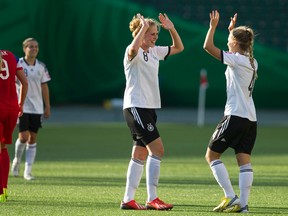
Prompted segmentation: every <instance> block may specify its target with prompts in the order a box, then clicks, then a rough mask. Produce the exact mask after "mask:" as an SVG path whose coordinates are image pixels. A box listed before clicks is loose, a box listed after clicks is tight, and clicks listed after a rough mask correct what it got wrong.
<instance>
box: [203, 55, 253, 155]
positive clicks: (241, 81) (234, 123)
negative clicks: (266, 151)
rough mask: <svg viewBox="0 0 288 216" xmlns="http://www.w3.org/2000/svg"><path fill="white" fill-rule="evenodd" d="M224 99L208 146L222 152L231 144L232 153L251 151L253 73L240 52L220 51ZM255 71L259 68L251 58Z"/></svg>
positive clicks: (247, 58) (245, 57)
mask: <svg viewBox="0 0 288 216" xmlns="http://www.w3.org/2000/svg"><path fill="white" fill-rule="evenodd" d="M222 63H223V64H226V65H227V69H226V72H225V77H226V91H227V101H226V105H225V110H224V117H223V119H222V120H221V121H220V122H219V124H218V125H217V127H216V129H215V131H214V133H213V136H212V137H211V139H210V142H209V148H210V149H212V150H213V151H215V152H218V153H223V152H224V151H225V150H226V149H227V148H228V147H232V148H233V149H234V150H235V153H247V154H251V151H252V149H253V146H254V142H255V139H256V134H257V122H256V121H257V117H256V111H255V106H254V102H253V98H252V95H251V93H252V91H253V87H254V81H255V77H254V76H255V75H254V73H253V68H252V67H251V64H250V61H249V57H247V56H244V55H241V54H239V53H231V52H225V51H222ZM254 65H255V70H257V69H258V64H257V61H256V60H254Z"/></svg>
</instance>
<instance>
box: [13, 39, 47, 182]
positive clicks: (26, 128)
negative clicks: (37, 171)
mask: <svg viewBox="0 0 288 216" xmlns="http://www.w3.org/2000/svg"><path fill="white" fill-rule="evenodd" d="M23 51H24V53H25V56H24V57H22V58H20V63H21V65H22V67H23V69H24V72H25V74H26V76H27V79H28V82H29V89H28V93H27V97H26V100H25V103H24V107H23V112H24V113H23V115H22V116H21V117H20V118H19V134H18V139H17V140H16V143H15V157H14V159H13V163H12V167H11V171H12V174H13V176H18V175H19V167H20V162H21V158H22V154H23V152H24V150H25V149H26V157H25V160H26V161H25V169H24V178H25V179H26V180H33V179H35V177H34V176H33V175H32V165H33V163H34V160H35V157H36V147H37V132H38V130H39V128H41V127H42V119H41V118H42V116H44V118H48V117H49V116H50V98H49V88H48V84H47V82H48V81H50V80H51V78H50V75H49V73H48V70H47V68H46V66H45V64H44V63H43V62H41V61H39V60H38V59H37V55H38V52H39V45H38V42H37V40H36V39H34V38H27V39H26V40H24V42H23ZM43 101H44V104H43ZM44 105H45V106H44Z"/></svg>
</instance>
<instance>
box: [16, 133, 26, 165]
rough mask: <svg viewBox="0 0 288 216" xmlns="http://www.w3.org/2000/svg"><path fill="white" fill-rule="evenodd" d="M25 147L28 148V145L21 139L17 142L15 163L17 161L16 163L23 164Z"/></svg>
mask: <svg viewBox="0 0 288 216" xmlns="http://www.w3.org/2000/svg"><path fill="white" fill-rule="evenodd" d="M25 147H26V143H21V142H20V139H19V138H18V139H17V140H16V142H15V157H14V160H13V162H14V161H15V163H20V162H21V159H22V155H23V152H24V149H25Z"/></svg>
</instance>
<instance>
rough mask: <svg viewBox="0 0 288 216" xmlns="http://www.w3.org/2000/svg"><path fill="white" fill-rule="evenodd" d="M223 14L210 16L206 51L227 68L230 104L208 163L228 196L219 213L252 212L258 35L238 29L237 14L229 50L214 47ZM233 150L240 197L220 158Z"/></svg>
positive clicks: (214, 137) (210, 148) (210, 147)
mask: <svg viewBox="0 0 288 216" xmlns="http://www.w3.org/2000/svg"><path fill="white" fill-rule="evenodd" d="M219 18H220V15H219V12H218V11H217V10H214V11H212V12H211V13H210V28H209V30H208V32H207V35H206V39H205V42H204V46H203V48H204V49H205V50H206V51H207V52H208V53H209V54H210V55H211V56H213V57H214V58H216V59H218V60H219V61H221V62H222V63H223V64H225V65H227V68H226V71H225V76H226V92H227V101H226V105H225V110H224V117H223V119H222V120H221V121H220V122H219V124H218V125H217V127H216V129H215V131H214V133H213V135H212V137H211V139H210V142H209V145H208V148H207V151H206V156H205V157H206V160H207V162H208V164H209V166H210V168H211V171H212V173H213V176H214V178H215V179H216V181H217V182H218V184H219V186H220V187H221V188H222V189H223V191H224V195H225V197H224V198H223V199H222V202H221V203H220V204H219V205H218V206H217V207H215V208H214V209H213V211H215V212H242V213H246V212H248V199H249V195H250V190H251V187H252V182H253V169H252V165H251V161H250V157H251V152H252V149H253V147H254V144H255V140H256V136H257V118H256V109H255V105H254V101H253V98H252V91H253V88H254V84H255V80H256V78H257V69H258V64H257V61H256V60H255V59H254V57H253V43H254V32H253V30H252V29H251V28H249V27H247V26H239V27H237V28H234V26H235V23H236V19H237V14H235V15H234V16H233V17H231V21H230V24H229V26H228V30H229V36H228V43H227V46H228V49H229V51H228V52H227V51H223V50H220V49H219V48H217V47H216V46H215V45H214V34H215V30H216V27H217V25H218V22H219ZM229 147H230V148H233V149H234V152H235V156H236V159H237V163H238V166H239V169H240V170H239V189H240V197H239V198H238V196H237V195H236V194H235V192H234V189H233V187H232V184H231V181H230V178H229V174H228V171H227V169H226V167H225V165H224V163H223V162H222V161H221V159H220V157H221V155H222V153H224V151H226V150H227V149H228V148H229Z"/></svg>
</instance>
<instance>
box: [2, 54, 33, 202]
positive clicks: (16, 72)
mask: <svg viewBox="0 0 288 216" xmlns="http://www.w3.org/2000/svg"><path fill="white" fill-rule="evenodd" d="M0 65H1V70H0V143H1V148H0V202H6V199H7V197H8V192H7V189H8V176H9V169H10V157H9V153H8V151H7V146H6V144H12V135H13V131H14V129H15V127H16V124H17V118H18V117H19V116H21V115H22V114H23V104H24V100H25V97H26V94H27V90H28V81H27V79H26V76H25V74H24V72H23V70H22V66H21V64H20V63H19V61H18V58H17V57H16V56H15V55H14V54H13V53H12V52H10V51H7V50H0ZM16 77H17V79H18V80H19V82H20V83H21V87H20V89H19V90H20V93H19V99H18V95H17V91H16V86H15V79H16Z"/></svg>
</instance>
